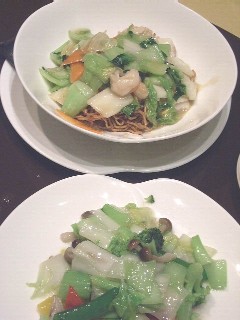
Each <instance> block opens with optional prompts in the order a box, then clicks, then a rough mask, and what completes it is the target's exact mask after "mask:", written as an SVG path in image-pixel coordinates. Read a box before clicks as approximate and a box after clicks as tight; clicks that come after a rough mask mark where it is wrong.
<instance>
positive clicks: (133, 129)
mask: <svg viewBox="0 0 240 320" xmlns="http://www.w3.org/2000/svg"><path fill="white" fill-rule="evenodd" d="M76 119H77V120H79V121H81V122H84V123H85V124H87V125H89V126H91V127H93V128H95V129H98V130H104V131H110V132H130V133H134V134H141V133H143V132H147V131H150V130H151V129H152V125H151V123H150V122H149V121H148V119H147V116H146V107H141V108H139V109H138V110H136V111H135V112H134V113H133V114H132V115H131V116H130V117H127V116H126V115H124V114H122V113H118V114H116V115H114V116H112V117H109V118H104V117H103V116H102V115H101V114H99V113H98V112H96V111H95V110H94V109H93V108H92V107H90V106H88V107H87V108H86V109H84V110H83V111H82V112H81V113H80V114H79V115H77V116H76Z"/></svg>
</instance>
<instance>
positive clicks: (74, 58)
mask: <svg viewBox="0 0 240 320" xmlns="http://www.w3.org/2000/svg"><path fill="white" fill-rule="evenodd" d="M84 55H85V52H84V51H83V50H80V49H77V50H75V51H73V53H71V54H70V56H68V57H67V58H66V59H65V60H64V61H63V62H62V66H65V65H67V64H71V63H75V62H79V61H82V59H83V57H84Z"/></svg>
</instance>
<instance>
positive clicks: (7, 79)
mask: <svg viewBox="0 0 240 320" xmlns="http://www.w3.org/2000/svg"><path fill="white" fill-rule="evenodd" d="M1 79H2V81H0V92H1V96H2V105H3V109H4V111H5V114H6V116H7V118H8V120H9V122H10V123H11V125H12V126H13V128H14V130H15V131H16V132H17V133H18V135H19V136H20V137H21V138H22V139H23V140H24V141H25V142H26V143H27V144H28V145H29V146H30V147H31V148H33V149H34V150H35V151H36V152H38V153H40V154H41V155H42V156H44V157H45V158H47V159H49V160H50V161H53V162H55V163H57V164H58V165H61V166H63V167H65V168H68V169H71V170H74V171H76V172H82V173H97V174H114V173H119V172H142V173H148V172H160V171H166V170H170V169H174V168H177V167H180V166H182V165H184V164H187V163H189V162H191V161H193V160H194V159H196V158H197V157H199V156H200V155H201V154H203V153H204V152H206V151H207V150H208V149H209V148H210V147H211V146H212V145H213V143H214V142H215V141H216V140H217V139H218V138H219V136H220V135H221V133H222V131H223V130H224V128H225V126H226V123H227V121H228V117H229V113H230V109H231V98H230V99H229V101H228V103H227V105H225V107H224V109H223V110H222V111H221V112H220V113H219V115H217V116H216V118H214V119H212V120H211V121H210V122H209V123H207V124H205V126H209V125H211V123H212V121H216V119H218V123H217V125H216V126H215V127H214V130H212V134H211V135H209V137H208V139H207V140H205V141H203V142H202V144H201V148H199V147H198V148H197V149H196V148H193V149H194V150H190V152H189V151H188V154H184V156H183V157H182V158H180V159H179V158H176V159H175V160H174V161H172V162H171V163H170V164H161V163H160V164H159V165H158V166H156V165H155V166H152V167H150V168H144V167H142V168H141V167H140V168H139V167H137V166H135V167H132V168H130V167H127V166H126V164H113V165H112V164H111V165H110V166H103V165H101V164H100V165H98V169H97V168H94V167H92V168H91V167H90V166H89V167H88V166H87V165H84V164H80V163H77V162H76V161H75V160H74V159H70V160H69V159H68V158H67V159H66V158H64V155H62V154H57V157H56V158H55V157H54V155H55V154H56V150H52V148H51V145H50V144H49V146H46V145H44V147H43V143H42V142H41V141H40V140H39V138H38V137H36V140H38V142H39V145H36V144H34V142H32V141H31V139H29V137H28V135H27V134H26V133H25V132H23V129H22V128H19V123H21V124H23V125H24V123H23V121H22V120H20V119H19V118H18V117H17V115H16V113H14V116H15V117H16V119H13V117H12V115H11V113H10V112H9V111H8V108H9V105H7V103H8V101H7V100H8V98H9V97H11V92H10V90H6V88H8V86H10V85H11V81H14V79H16V80H17V85H18V86H19V88H22V89H23V87H22V84H21V82H20V80H19V78H18V76H17V74H16V72H15V71H14V70H13V69H12V68H11V66H10V65H9V64H8V62H7V61H5V62H4V64H3V67H2V71H1ZM23 90H24V92H26V91H25V89H23ZM26 94H28V93H27V92H26ZM29 98H30V99H31V97H30V96H29ZM31 101H33V100H32V99H31ZM33 102H34V101H33ZM34 103H35V102H34ZM36 107H37V108H40V107H39V106H38V105H36ZM26 108H28V106H26ZM227 108H228V110H227ZM11 109H12V110H14V109H15V106H14V105H11ZM40 111H42V112H43V114H44V116H46V117H48V114H47V113H45V111H44V110H42V109H41V108H40ZM217 117H218V118H217ZM16 120H17V122H16ZM53 121H54V120H53ZM25 124H26V123H25ZM35 125H36V127H38V124H37V123H35ZM203 128H204V127H203ZM66 130H72V129H71V128H67V129H66ZM196 130H198V129H196ZM42 134H43V135H44V136H46V135H45V133H44V132H43V131H42ZM191 134H194V133H193V132H190V133H188V134H186V135H183V136H182V137H176V138H172V139H170V141H172V142H174V140H175V139H177V140H178V142H179V141H181V139H185V138H186V137H187V135H191ZM79 135H81V133H79ZM84 138H85V139H88V137H87V136H86V135H84ZM95 141H96V143H98V140H97V139H95ZM175 141H176V140H175ZM105 143H106V142H105ZM156 143H157V144H159V145H160V146H161V144H164V143H166V141H164V140H163V141H158V142H152V143H151V142H150V144H153V145H154V144H155V145H156ZM112 144H113V146H114V145H115V143H112ZM117 144H118V143H117ZM130 146H131V144H121V147H123V148H130ZM44 148H48V150H46V151H45V150H44ZM51 152H53V154H52V155H51ZM68 155H70V153H68Z"/></svg>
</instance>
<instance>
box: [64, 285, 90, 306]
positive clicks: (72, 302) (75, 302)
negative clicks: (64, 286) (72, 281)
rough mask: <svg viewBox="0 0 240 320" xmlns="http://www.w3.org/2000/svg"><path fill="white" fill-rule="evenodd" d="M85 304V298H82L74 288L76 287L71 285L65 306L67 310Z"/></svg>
mask: <svg viewBox="0 0 240 320" xmlns="http://www.w3.org/2000/svg"><path fill="white" fill-rule="evenodd" d="M83 304H85V300H84V299H82V298H81V297H80V296H79V295H78V294H77V292H76V291H75V290H74V288H73V287H71V286H70V287H69V288H68V293H67V296H66V301H65V306H64V307H65V309H66V310H68V309H72V308H75V307H78V306H81V305H83Z"/></svg>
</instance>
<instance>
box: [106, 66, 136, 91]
mask: <svg viewBox="0 0 240 320" xmlns="http://www.w3.org/2000/svg"><path fill="white" fill-rule="evenodd" d="M140 83H141V78H140V75H139V73H138V71H137V70H135V69H131V70H130V71H128V72H126V73H125V74H124V75H122V76H121V75H120V72H119V70H116V71H115V72H114V73H113V74H111V75H110V86H111V90H112V92H114V93H115V94H117V95H118V96H120V97H125V96H126V95H128V94H129V93H132V92H134V91H135V90H136V89H137V87H138V86H139V84H140Z"/></svg>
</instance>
